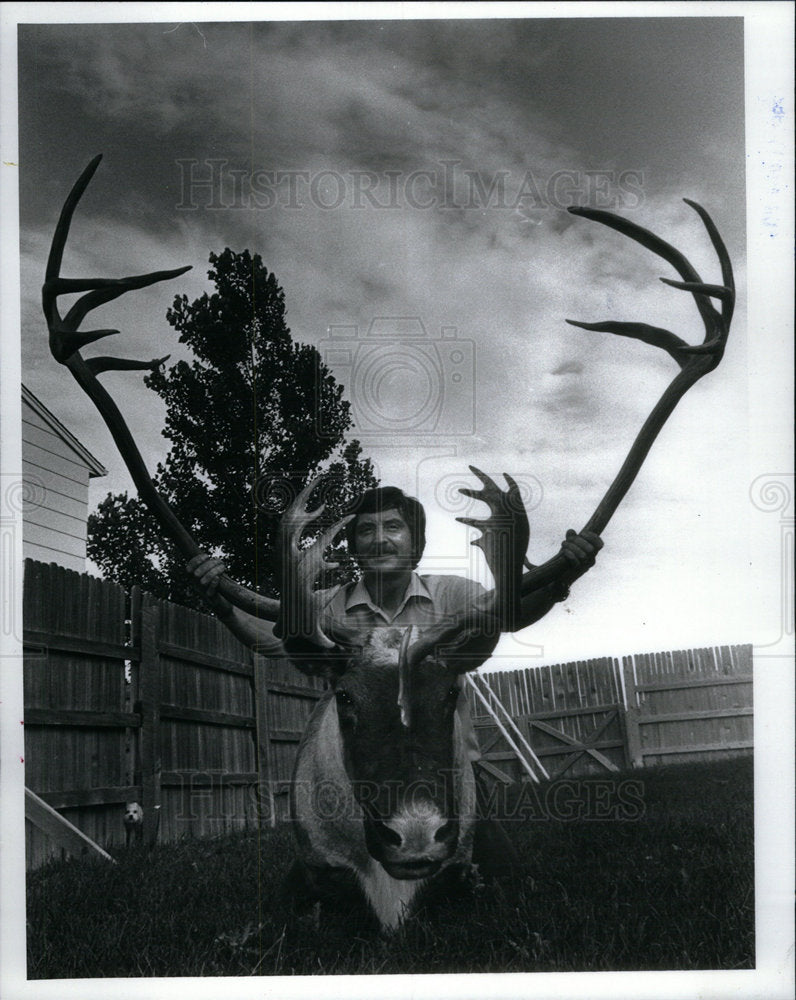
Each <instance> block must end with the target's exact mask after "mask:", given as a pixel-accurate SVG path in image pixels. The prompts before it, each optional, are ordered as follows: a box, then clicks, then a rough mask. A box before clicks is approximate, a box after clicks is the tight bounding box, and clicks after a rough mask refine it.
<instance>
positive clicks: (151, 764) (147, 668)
mask: <svg viewBox="0 0 796 1000" xmlns="http://www.w3.org/2000/svg"><path fill="white" fill-rule="evenodd" d="M159 618H160V609H159V608H158V606H157V604H155V603H154V601H152V600H151V598H148V597H147V596H145V597H144V600H143V603H142V607H141V626H140V631H139V635H140V637H141V663H140V666H139V684H140V687H139V692H140V698H141V793H142V800H143V801H142V802H141V805H142V806H143V808H144V836H145V838H146V841H147V843H148V844H154V843H155V842H156V840H157V836H158V828H159V826H160V775H161V756H160V705H161V689H160V654H159V653H158V621H159Z"/></svg>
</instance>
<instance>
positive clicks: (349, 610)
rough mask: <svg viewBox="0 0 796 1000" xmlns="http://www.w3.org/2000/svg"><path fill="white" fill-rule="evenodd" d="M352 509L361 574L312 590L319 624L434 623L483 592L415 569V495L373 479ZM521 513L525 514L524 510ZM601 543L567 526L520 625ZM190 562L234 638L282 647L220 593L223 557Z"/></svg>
mask: <svg viewBox="0 0 796 1000" xmlns="http://www.w3.org/2000/svg"><path fill="white" fill-rule="evenodd" d="M512 486H513V483H512ZM506 496H508V494H503V497H506ZM520 507H521V505H520ZM517 510H518V505H517V504H516V503H515V504H514V507H513V511H512V513H511V514H510V516H511V517H516V516H517V513H516V512H517ZM352 512H353V518H352V520H350V521H349V523H348V524H347V525H346V528H345V530H346V538H347V541H348V548H349V552H350V553H351V554H352V556H353V558H354V559H355V561H356V562H357V565H358V566H359V568H360V570H361V572H362V577H361V579H360V580H358V581H357V582H355V583H349V584H346V585H344V586H341V587H334V588H332V589H330V590H325V591H320V592H319V593H318V594H317V607H318V609H319V612H320V616H321V628H322V630H323V631H325V632H328V631H330V626H331V625H332V623H335V622H336V623H337V624H338V625H340V626H343V627H344V628H345V629H346V630H350V629H351V628H354V629H357V630H361V631H362V634H363V636H364V635H366V634H367V633H369V632H372V631H373V629H377V628H394V627H396V626H398V627H400V626H409V625H418V626H423V625H433V624H438V623H439V622H441V621H444V620H446V619H448V618H452V617H453V616H455V615H456V614H457V613H459V612H461V611H462V610H463V609H464V608H467V607H470V606H472V605H473V604H474V603H476V602H477V600H478V598H479V597H480V596H482V595H483V594H485V593H486V591H485V589H484V588H483V587H482V586H481V585H480V584H479V583H476V582H474V581H472V580H468V579H466V578H465V577H460V576H442V575H429V576H420V575H418V574H417V573H416V572H415V570H416V567H417V565H418V563H419V562H420V559H421V557H422V555H423V550H424V548H425V544H426V515H425V511H424V509H423V506H422V504H421V503H420V502H419V501H418V500H416V499H415V498H414V497H409V496H406V495H405V494H404V493H403V492H402V491H401V490H400V489H398V488H397V487H394V486H382V487H377V488H376V489H371V490H367V491H366V492H365V493H364V494H363V495H362V496H361V497H360V498H359V499H358V501H357V502H356V503H355V504H354V506H353V508H352ZM519 516H520V517H521V518H522V519H524V517H525V515H524V511H522V513H521V514H520V515H519ZM602 544H603V543H602V540H601V539H600V538H599V537H598V536H597V535H595V534H593V533H591V532H587V533H584V534H583V535H578V534H576V533H575V532H574V531H570V532H568V533H567V537H566V539H565V540H564V542H563V544H562V552H563V553H564V554H565V555H566V557H567V560H568V562H569V564H570V567H569V569H568V570H566V571H565V573H564V574H562V575H561V576H560V577H559V579H558V580H556V581H555V582H554V583H551V584H548V585H546V586H544V587H541V588H539V589H538V590H536V591H534V592H533V593H532V594H531V595H529V596H528V597H526V598H525V599H524V600H523V601H522V608H521V623H522V627H525V626H527V625H530V624H533V622H535V621H538V620H539V619H540V618H542V617H543V616H544V615H546V614H547V612H548V611H549V610H550V609H551V608H552V607H553V605H554V604H556V603H557V602H558V601H562V600H564V599H565V598H566V596H567V595H568V593H569V586H570V584H571V583H573V582H574V581H575V580H576V579H577V578H578V577H579V576H582V575H583V573H585V572H586V571H587V570H588V569H589V567H591V566H593V565H594V560H595V557H596V554H597V552H598V551H599V550H600V549H601V548H602ZM187 569H188V572H189V573H190V574H191V575H192V576H193V579H194V583H195V585H196V586H197V588H198V589H199V591H200V593H202V595H203V597H204V599H205V600H206V601H207V603H208V604H209V605H210V606H211V607H212V608H213V610H214V611H215V613H216V615H217V616H218V617H219V618H220V619H221V621H223V622H224V624H225V625H226V626H227V627H228V628H229V629H230V630H231V631H232V632H233V633H234V634H235V635H236V636H237V637H238V638H239V639H241V640H242V641H243V642H245V643H247V644H248V645H251V646H256V647H257V649H258V650H259V651H260V652H265V653H272V654H273V655H280V654H281V653H282V650H281V645H280V643H279V640H278V639H276V638H275V637H274V634H273V626H272V625H271V624H270V623H269V622H265V621H262V620H259V619H256V618H254V617H253V616H251V615H249V614H247V613H246V612H244V611H242V610H240V609H239V608H235V607H233V606H232V605H231V604H230V603H229V602H228V601H226V600H225V599H224V598H222V597H221V596H220V595H219V594H218V593H217V588H218V578H219V577H220V576H221V574H222V573H223V572H224V564H223V563H222V562H221V560H219V559H215V558H213V557H211V556H207V555H204V554H202V555H198V556H195V557H194V558H193V559H191V560H190V562H189V563H188V565H187ZM324 623H325V624H326V626H327V627H326V628H324ZM457 711H458V713H459V721H460V724H461V726H462V731H463V733H464V734H465V739H466V742H467V746H468V753H469V756H470V759H471V760H473V761H475V760H478V759H479V758H480V752H479V749H478V741H477V739H476V736H475V731H474V729H473V725H472V721H471V719H470V711H469V706H468V703H467V699H466V697H465V695H464V694H463V693H462V694H461V695H460V697H459V703H458V707H457Z"/></svg>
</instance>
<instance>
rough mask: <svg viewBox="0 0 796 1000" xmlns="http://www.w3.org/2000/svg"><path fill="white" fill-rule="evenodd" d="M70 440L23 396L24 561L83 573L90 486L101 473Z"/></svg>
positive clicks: (66, 433) (54, 423)
mask: <svg viewBox="0 0 796 1000" xmlns="http://www.w3.org/2000/svg"><path fill="white" fill-rule="evenodd" d="M39 405H41V404H39ZM45 412H47V411H45ZM69 437H70V435H68V432H65V433H63V434H62V433H61V432H60V429H59V426H58V424H57V422H56V421H54V420H53V422H52V423H50V421H48V419H47V418H46V417H45V416H44V415H42V413H40V412H37V410H36V409H34V406H33V405H32V404H31V403H30V402H29V401H28V399H26V398H25V396H24V395H23V404H22V471H23V482H24V484H25V491H24V501H23V509H22V548H23V553H24V557H25V558H26V559H36V560H38V561H40V562H46V563H49V562H55V563H58V564H59V565H60V566H64V567H66V568H67V569H74V570H77V571H79V572H83V571H84V570H85V563H86V521H87V518H88V484H89V479H90V477H91V475H92V474H93V475H96V474H97V473H96V470H93V469H91V468H90V467H89V466H88V465H87V464H86V461H85V460H84V458H83V457H82V456H81V455H80V454H78V452H77V451H76V450H75V447H74V446H73V444H71V443H70V441H69ZM78 447H81V446H78Z"/></svg>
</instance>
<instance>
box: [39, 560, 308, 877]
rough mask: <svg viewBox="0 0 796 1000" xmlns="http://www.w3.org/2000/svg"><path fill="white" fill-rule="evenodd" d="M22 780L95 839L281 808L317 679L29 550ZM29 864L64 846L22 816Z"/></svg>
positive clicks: (227, 824) (211, 824)
mask: <svg viewBox="0 0 796 1000" xmlns="http://www.w3.org/2000/svg"><path fill="white" fill-rule="evenodd" d="M24 616H25V617H24V626H25V631H24V639H25V665H24V675H25V679H24V686H25V763H26V778H25V781H26V786H27V787H28V788H29V789H30V790H31V791H32V792H34V793H35V794H36V796H37V797H38V798H39V799H40V800H41V801H42V802H43V803H44V804H45V805H46V806H50V807H52V808H54V809H56V810H58V811H59V813H60V814H61V815H62V816H64V817H65V818H66V819H67V820H69V821H70V822H71V823H72V824H74V826H76V827H77V828H78V829H79V830H81V831H82V832H83V833H84V834H86V835H87V836H88V837H89V838H91V840H93V841H95V842H96V843H98V844H102V845H106V846H107V845H112V844H119V843H124V842H125V839H126V837H125V829H124V824H123V819H124V811H125V810H124V806H125V803H127V802H132V801H135V802H139V803H141V805H142V806H143V809H144V836H145V837H146V839H147V840H154V839H155V838H159V839H161V840H174V839H177V838H178V837H180V836H183V835H194V836H207V835H213V834H218V833H223V832H225V831H228V830H235V829H245V828H247V827H249V826H254V825H256V824H258V823H259V822H262V821H263V818H265V821H266V822H269V821H271V820H272V818H273V817H275V816H280V817H281V816H286V815H287V790H288V788H289V784H290V776H291V772H292V765H293V759H294V757H295V753H296V748H297V746H298V742H299V740H300V738H301V734H302V732H303V730H304V727H305V724H306V722H307V719H308V718H309V715H310V712H311V711H312V708H313V706H314V705H315V703H316V701H317V699H318V698H319V697H320V695H321V694H322V691H323V682H322V681H320V680H319V679H317V678H308V677H304V676H303V675H302V674H300V673H299V672H298V671H297V670H296V669H295V668H294V667H292V666H291V665H290V664H289V663H287V662H286V661H283V660H278V659H274V658H265V657H261V656H257V655H255V654H253V653H252V652H251V651H250V650H249V649H247V648H246V647H245V646H243V645H242V644H241V643H239V642H238V641H237V640H236V639H235V638H234V637H233V636H232V635H231V634H230V633H229V632H228V631H227V629H226V628H224V626H223V625H221V624H220V623H219V622H218V621H216V620H215V619H214V618H212V617H210V616H207V615H202V614H199V613H198V612H195V611H190V610H188V609H186V608H181V607H178V606H176V605H174V604H170V603H168V602H165V601H156V600H154V599H152V598H150V597H148V596H147V595H143V596H142V595H141V594H140V592H138V591H137V590H136V591H134V592H133V595H132V598H131V600H130V601H129V602H128V601H127V599H126V597H125V593H124V591H123V589H122V588H121V587H118V586H116V585H115V584H113V583H108V582H106V581H102V580H96V579H93V578H91V577H89V576H85V575H81V574H78V573H75V572H73V571H71V570H65V569H62V568H61V567H58V566H56V565H54V564H50V565H45V564H43V563H37V562H33V561H31V560H28V561H27V562H26V565H25V597H24ZM26 838H27V859H28V862H27V863H28V866H29V867H35V866H37V865H39V864H41V863H42V862H43V861H44V860H46V859H47V858H48V857H51V856H53V855H59V854H60V848H59V847H58V846H57V844H55V843H54V841H53V840H52V838H51V837H50V836H47V835H46V834H45V833H44V832H43V831H42V830H41V829H40V828H39V826H38V825H37V824H35V823H31V822H27V823H26Z"/></svg>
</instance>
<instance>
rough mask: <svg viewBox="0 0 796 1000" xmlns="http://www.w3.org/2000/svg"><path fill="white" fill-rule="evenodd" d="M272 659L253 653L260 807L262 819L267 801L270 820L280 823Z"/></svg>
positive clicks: (258, 797)
mask: <svg viewBox="0 0 796 1000" xmlns="http://www.w3.org/2000/svg"><path fill="white" fill-rule="evenodd" d="M268 663H269V661H268V658H267V657H265V656H261V655H260V654H259V653H256V652H253V653H252V676H253V682H254V715H255V723H256V726H257V810H258V813H259V818H260V822H262V820H263V819H264V812H265V804H266V802H267V803H268V811H269V817H268V821H269V824H270V825H271V826H272V827H273V826H276V803H275V801H274V786H273V783H272V777H273V754H272V748H271V727H270V726H269V724H268Z"/></svg>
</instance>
